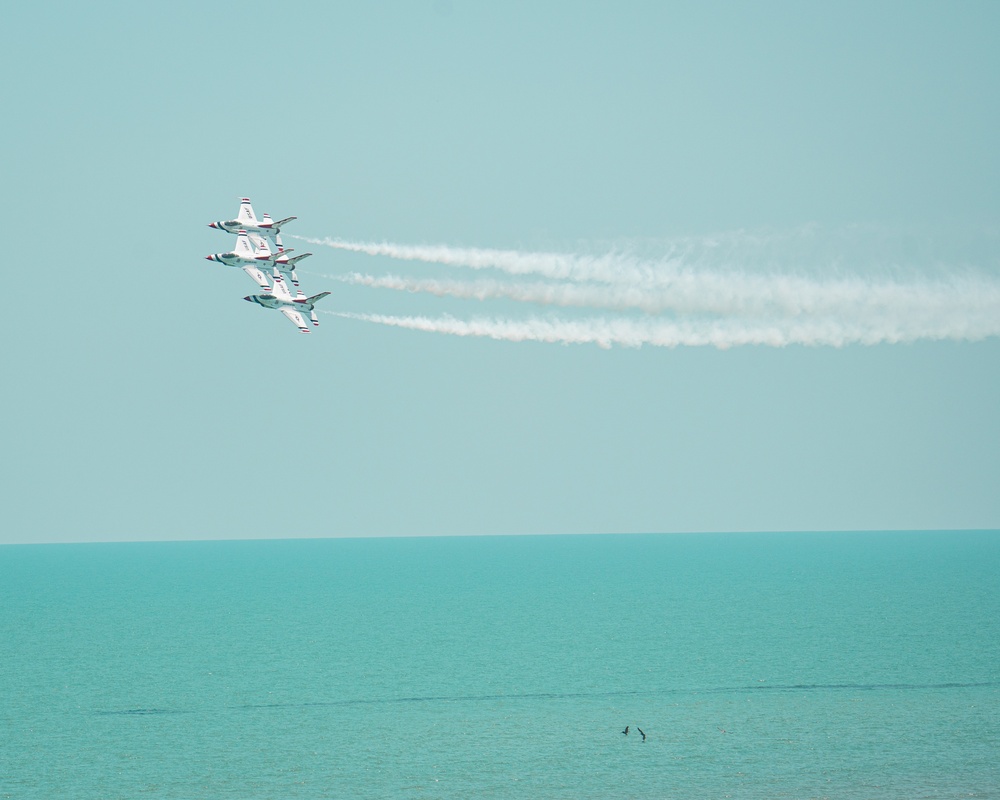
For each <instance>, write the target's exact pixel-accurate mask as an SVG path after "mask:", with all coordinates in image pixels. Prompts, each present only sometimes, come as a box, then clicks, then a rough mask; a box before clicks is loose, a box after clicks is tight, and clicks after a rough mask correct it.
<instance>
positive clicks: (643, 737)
mask: <svg viewBox="0 0 1000 800" xmlns="http://www.w3.org/2000/svg"><path fill="white" fill-rule="evenodd" d="M636 730H637V731H639V733H641V734H642V740H643V741H646V734H644V733H642V728H636Z"/></svg>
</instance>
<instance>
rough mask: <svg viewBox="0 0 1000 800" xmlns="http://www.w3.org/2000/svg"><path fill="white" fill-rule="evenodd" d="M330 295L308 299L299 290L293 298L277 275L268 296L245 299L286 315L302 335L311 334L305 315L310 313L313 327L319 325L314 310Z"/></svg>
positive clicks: (256, 295)
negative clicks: (317, 304)
mask: <svg viewBox="0 0 1000 800" xmlns="http://www.w3.org/2000/svg"><path fill="white" fill-rule="evenodd" d="M328 294H330V293H329V292H320V293H319V294H314V295H313V296H312V297H306V296H305V295H304V294H302V292H301V290H299V291H297V292H296V296H295V297H294V298H293V297H292V295H291V294H290V293H289V291H288V287H287V286H285V282H284V281H283V280H282V279H281V276H280V275H276V276H275V279H274V288H273V289H272V290H271V291H270V292H268V293H267V294H251V295H248V296H247V297H244V298H243V299H244V300H246V301H247V302H248V303H256V304H257V305H259V306H263V307H264V308H274V309H277V310H278V311H280V312H281V313H282V314H284V315H285V317H286V318H287V319H288V321H289V322H291V323H292V324H293V325H295V327H297V328H298V329H299V332H300V333H309V326H308V325H306V321H305V318H304V316H303V315H305V314H306V313H308V314H309V320H310V322H312V324H313V325H319V317H317V316H316V311H315V310H314V308H315V306H316V303H318V302H319V301H320V300H322V299H323V298H324V297H326V296H327V295H328Z"/></svg>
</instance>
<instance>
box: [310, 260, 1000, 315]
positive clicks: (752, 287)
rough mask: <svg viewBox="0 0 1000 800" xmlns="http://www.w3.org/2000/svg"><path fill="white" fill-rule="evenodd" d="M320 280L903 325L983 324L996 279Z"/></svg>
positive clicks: (993, 307)
mask: <svg viewBox="0 0 1000 800" xmlns="http://www.w3.org/2000/svg"><path fill="white" fill-rule="evenodd" d="M324 277H330V278H334V279H335V280H340V281H343V282H345V283H350V284H354V285H361V286H368V287H373V288H381V289H393V290H396V291H406V292H426V293H429V294H432V295H435V296H438V297H456V298H461V299H475V300H487V299H496V298H503V299H509V300H515V301H518V302H528V303H535V304H538V305H553V306H563V307H585V308H606V309H611V310H617V311H625V310H630V309H635V310H640V311H644V312H646V313H648V314H656V313H661V312H664V311H672V312H675V313H681V314H715V315H720V316H730V315H741V316H748V317H760V316H774V315H779V316H782V317H801V316H816V315H826V316H830V315H845V316H848V317H851V318H857V319H861V318H863V319H873V318H875V319H877V318H886V317H896V318H908V319H909V320H910V321H911V323H912V322H913V321H916V320H933V319H939V318H954V317H959V316H961V317H966V318H986V319H987V320H989V319H995V318H997V317H1000V281H990V280H988V279H987V278H985V277H984V276H972V275H964V276H956V277H953V278H951V279H948V280H924V281H887V280H880V281H874V280H866V279H862V278H843V279H839V280H827V281H822V280H815V279H809V278H805V277H801V276H789V275H746V274H721V273H701V274H697V273H693V272H689V273H687V274H686V275H684V276H683V278H682V279H679V280H677V282H676V283H675V284H674V285H672V286H670V287H669V288H668V287H665V286H659V287H653V288H647V287H643V286H627V285H619V286H606V285H594V284H580V283H543V282H508V281H498V280H476V281H460V280H445V279H437V278H409V277H400V276H396V275H386V276H381V277H376V276H372V275H363V274H360V273H357V272H351V273H347V274H345V275H341V276H324Z"/></svg>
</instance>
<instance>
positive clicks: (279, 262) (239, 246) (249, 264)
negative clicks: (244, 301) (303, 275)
mask: <svg viewBox="0 0 1000 800" xmlns="http://www.w3.org/2000/svg"><path fill="white" fill-rule="evenodd" d="M254 238H255V240H256V242H257V244H258V247H257V248H254V246H253V245H252V244H251V243H250V236H249V235H248V234H247V232H246V231H240V232H239V235H237V237H236V247H235V248H234V249H233V250H231V251H230V252H228V253H213V254H212V255H210V256H205V258H206V259H207V260H208V261H217V262H218V263H220V264H225V265H226V266H227V267H239V268H240V269H242V270H243V271H244V272H246V274H247V275H249V276H250V277H251V278H253V279H254V280H255V281H256V282H257V285H258V286H260V288H261V289H264V290H265V291H270V287H269V286H268V283H267V279H266V278H265V277H264V273H262V272H261V267H263V268H264V269H267V268H269V267H276V268H277V269H279V270H282V271H284V272H287V273H288V274H289V275H291V276H295V263H296V262H297V261H299V260H300V259H303V258H305V257H306V256H310V255H312V253H303V254H302V255H301V256H296V257H295V258H289V257H288V254H289V253H291V252H293V251H292V250H290V249H289V250H279V251H278V252H276V253H272V252H271V248H270V247H268V244H267V239H264V238H263V237H254ZM293 280H294V281H295V285H296V286H298V285H299V282H298V277H294V278H293Z"/></svg>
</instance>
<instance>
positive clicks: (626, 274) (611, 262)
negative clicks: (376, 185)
mask: <svg viewBox="0 0 1000 800" xmlns="http://www.w3.org/2000/svg"><path fill="white" fill-rule="evenodd" d="M294 238H296V239H299V240H300V241H304V242H308V243H309V244H319V245H325V246H327V247H335V248H337V249H338V250H347V251H350V252H353V253H366V254H367V255H370V256H388V257H389V258H396V259H400V260H403V261H423V262H426V263H430V264H444V265H445V266H452V267H467V268H469V269H477V270H478V269H498V270H500V271H502V272H506V273H508V274H509V275H542V276H544V277H546V278H552V279H555V280H576V281H594V282H596V283H620V282H627V283H638V282H646V283H648V282H650V281H655V280H656V278H657V271H656V269H655V268H654V267H653V266H652V265H650V264H646V263H644V262H642V261H640V260H638V259H635V258H633V257H631V256H627V255H624V254H617V253H612V254H608V255H602V256H574V255H567V254H564V253H522V252H519V251H517V250H489V249H484V248H471V247H450V246H448V245H405V244H391V243H389V242H382V243H380V244H379V243H376V242H346V241H343V240H341V239H331V238H329V237H328V238H325V239H313V238H310V237H307V236H296V237H294ZM670 260H671V259H669V258H668V259H666V260H665V261H664V264H667V263H669V262H670Z"/></svg>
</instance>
